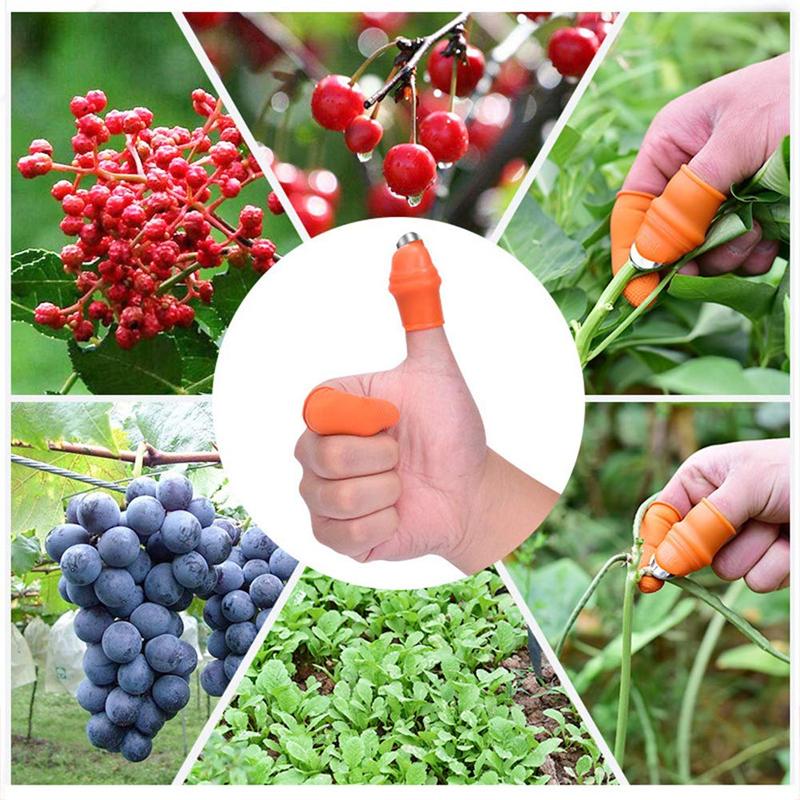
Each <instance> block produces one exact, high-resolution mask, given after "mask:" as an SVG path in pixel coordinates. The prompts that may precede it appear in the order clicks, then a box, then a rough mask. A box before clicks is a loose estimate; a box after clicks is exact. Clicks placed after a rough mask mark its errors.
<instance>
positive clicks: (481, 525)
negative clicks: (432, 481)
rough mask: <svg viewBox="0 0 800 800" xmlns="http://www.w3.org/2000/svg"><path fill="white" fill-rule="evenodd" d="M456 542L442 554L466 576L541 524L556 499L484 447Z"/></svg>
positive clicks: (536, 482)
mask: <svg viewBox="0 0 800 800" xmlns="http://www.w3.org/2000/svg"><path fill="white" fill-rule="evenodd" d="M473 496H474V498H475V499H474V502H473V503H472V504H471V505H470V508H469V509H468V511H467V513H466V519H465V524H464V532H463V535H462V536H461V537H460V539H459V541H458V543H457V545H456V546H454V547H453V548H451V550H450V551H449V552H447V553H441V555H443V556H444V557H445V558H447V560H448V561H450V562H451V563H452V564H453V565H454V566H456V567H458V568H459V569H460V570H461V571H462V572H464V573H466V574H468V575H470V574H473V573H475V572H477V571H479V570H481V569H484V568H485V567H488V566H489V565H490V564H493V563H494V562H495V561H497V560H499V559H501V558H503V557H504V556H506V555H507V554H508V553H510V552H511V551H512V550H514V549H515V548H516V547H518V546H519V545H520V544H521V543H522V542H524V541H525V539H527V538H528V536H530V535H531V534H532V533H533V532H534V531H535V530H536V528H537V527H538V526H539V525H540V524H541V522H542V521H543V520H544V518H545V517H546V516H547V514H548V513H549V512H550V510H551V509H552V507H553V505H554V504H555V502H556V500H557V499H558V497H559V494H558V492H555V491H553V490H552V489H550V488H549V487H547V486H545V485H544V484H542V483H539V481H537V480H535V479H534V478H532V477H530V475H527V474H525V473H524V472H523V471H522V470H520V469H518V468H517V467H515V466H514V465H513V464H511V463H510V462H508V461H506V460H505V459H504V458H503V457H502V456H500V455H498V454H497V453H495V452H494V451H493V450H491V449H488V448H487V456H486V461H485V464H484V469H483V475H482V477H481V480H480V483H479V485H478V487H477V490H476V491H475V493H474V495H473Z"/></svg>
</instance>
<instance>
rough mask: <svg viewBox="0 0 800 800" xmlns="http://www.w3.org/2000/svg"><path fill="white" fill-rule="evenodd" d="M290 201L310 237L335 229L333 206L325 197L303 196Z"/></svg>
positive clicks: (297, 196) (296, 196)
mask: <svg viewBox="0 0 800 800" xmlns="http://www.w3.org/2000/svg"><path fill="white" fill-rule="evenodd" d="M290 200H291V202H292V207H293V208H294V210H295V211H296V212H297V216H298V217H300V222H302V223H303V227H304V228H305V229H306V230H307V231H308V235H309V236H318V235H319V234H320V233H325V231H329V230H330V229H331V228H332V227H333V223H334V213H333V206H332V205H331V204H330V203H329V202H328V201H327V200H326V199H325V198H324V197H320V196H319V195H317V194H302V195H294V196H292V197H291V198H290Z"/></svg>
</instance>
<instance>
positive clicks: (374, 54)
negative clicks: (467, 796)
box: [350, 39, 397, 86]
mask: <svg viewBox="0 0 800 800" xmlns="http://www.w3.org/2000/svg"><path fill="white" fill-rule="evenodd" d="M393 47H397V39H392V40H391V41H388V42H386V44H382V45H381V46H380V47H378V48H377V49H376V50H374V51H373V52H372V53H370V54H369V55H368V56H367V58H366V59H365V60H364V63H363V64H362V65H361V66H360V67H359V68H358V69H357V70H356V71H355V72H354V73H353V74H352V76H351V77H350V85H351V86H352V85H353V84H354V83H357V82H358V79H359V78H360V77H361V76H362V75H363V74H364V73H365V72H366V71H367V69H369V66H370V64H372V62H373V61H375V60H376V59H378V58H380V57H381V56H382V55H383V54H384V53H385V52H387V51H388V50H391V49H392V48H393Z"/></svg>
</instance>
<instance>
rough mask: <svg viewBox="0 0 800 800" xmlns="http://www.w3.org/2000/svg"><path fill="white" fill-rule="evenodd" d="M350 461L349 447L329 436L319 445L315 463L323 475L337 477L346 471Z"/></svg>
mask: <svg viewBox="0 0 800 800" xmlns="http://www.w3.org/2000/svg"><path fill="white" fill-rule="evenodd" d="M347 461H348V457H347V448H346V447H343V446H342V445H341V444H340V443H339V442H336V441H334V440H333V439H332V438H330V437H328V438H325V439H321V440H320V442H319V444H318V445H317V452H316V458H315V464H316V467H317V470H318V472H319V474H320V475H322V477H325V478H336V477H339V476H341V475H342V474H343V473H344V470H345V468H346V465H347Z"/></svg>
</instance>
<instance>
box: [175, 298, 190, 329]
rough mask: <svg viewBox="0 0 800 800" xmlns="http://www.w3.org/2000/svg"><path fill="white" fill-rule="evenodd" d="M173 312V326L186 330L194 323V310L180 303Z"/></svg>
mask: <svg viewBox="0 0 800 800" xmlns="http://www.w3.org/2000/svg"><path fill="white" fill-rule="evenodd" d="M175 311H176V312H177V319H176V320H175V324H176V325H177V326H178V327H179V328H188V327H189V326H190V325H191V324H192V323H193V322H194V309H193V308H192V307H191V306H187V305H186V304H185V303H181V304H180V305H178V306H177V307H176V309H175Z"/></svg>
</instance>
